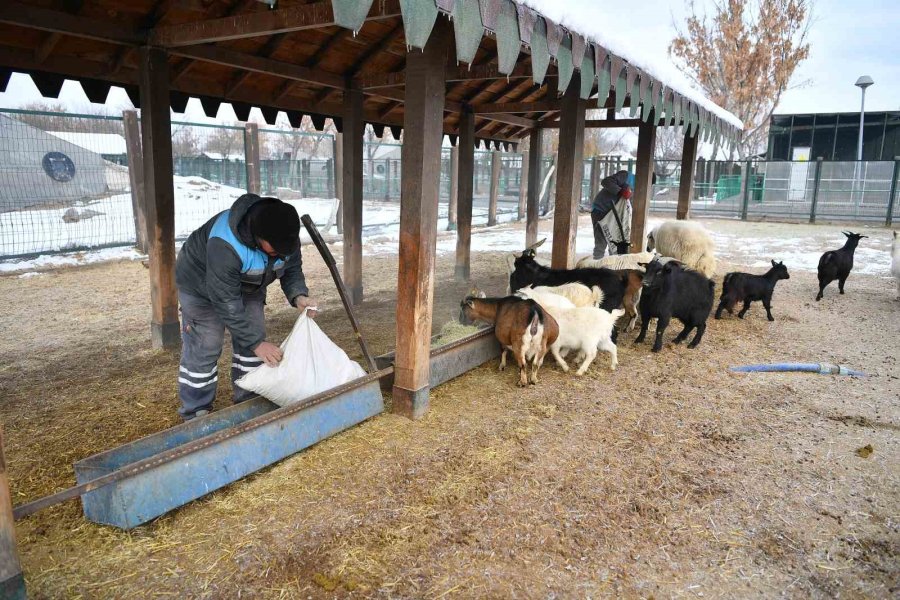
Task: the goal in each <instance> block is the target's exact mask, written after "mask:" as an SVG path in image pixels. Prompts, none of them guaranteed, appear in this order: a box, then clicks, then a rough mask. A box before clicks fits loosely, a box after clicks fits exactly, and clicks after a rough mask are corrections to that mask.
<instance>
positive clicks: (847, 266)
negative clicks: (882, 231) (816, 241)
mask: <svg viewBox="0 0 900 600" xmlns="http://www.w3.org/2000/svg"><path fill="white" fill-rule="evenodd" d="M841 233H843V234H844V235H845V236H847V241H846V242H845V243H844V247H843V248H841V249H839V250H829V251H828V252H826V253H825V254H823V255H822V258H820V259H819V294H818V295H817V296H816V301H817V302H818V301H819V300H821V299H822V296H823V292H824V291H825V287H826V286H827V285H828V284H829V283H831V282H832V281H834V280H837V282H838V289H839V290H840V291H841V293H842V294H843V293H844V282H845V281H847V277H848V276H849V275H850V271H851V270H852V269H853V252H854V251H855V250H856V246H858V245H859V240H861V239H862V238H865V237H869V236H867V235H860V234H858V233H853V232H851V231H842V232H841Z"/></svg>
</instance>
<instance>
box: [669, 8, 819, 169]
mask: <svg viewBox="0 0 900 600" xmlns="http://www.w3.org/2000/svg"><path fill="white" fill-rule="evenodd" d="M811 4H812V0H714V2H713V15H712V17H708V16H707V15H705V14H703V15H698V13H697V9H696V7H695V6H694V2H693V0H691V2H690V9H691V16H690V17H688V19H687V22H686V23H685V26H686V29H685V30H681V29H679V30H678V35H677V36H676V37H675V39H674V40H672V44H671V45H670V46H669V53H670V54H671V55H672V56H673V57H675V58H677V59H678V60H679V62H680V64H679V66H680V68H681V69H682V70H683V71H684V72H685V73H686V74H687V75H688V76H689V77H690V78H691V79H693V80H694V81H695V82H696V83H697V84H698V85H699V86H700V87H701V88H702V89H703V91H704V92H706V94H707V95H708V96H709V97H710V98H711V99H712V100H713V101H714V102H715V103H716V104H718V105H720V106H723V107H724V108H726V109H728V110H729V111H731V112H732V113H733V114H735V115H737V116H738V118H740V119H741V120H742V121H743V122H744V137H743V140H742V142H741V143H740V145H739V148H738V153H739V156H741V157H745V156H749V155H751V154H754V153H756V152H759V150H760V148H761V147H762V145H763V143H764V141H765V139H766V136H767V134H768V124H769V118H770V117H771V115H772V112H773V111H774V110H775V107H776V106H777V105H778V101H779V100H780V99H781V96H782V94H783V93H784V92H785V90H787V89H788V88H789V85H790V83H791V78H792V77H793V75H794V71H795V70H796V69H797V66H798V65H799V64H800V63H801V62H802V61H803V60H804V59H806V58H807V57H808V56H809V43H808V42H807V40H808V37H809V27H810V23H811V14H810V13H811ZM717 153H718V147H715V148H714V153H713V158H715V157H716V154H717ZM733 153H734V149H732V150H731V153H730V154H729V158H733V157H734V156H733Z"/></svg>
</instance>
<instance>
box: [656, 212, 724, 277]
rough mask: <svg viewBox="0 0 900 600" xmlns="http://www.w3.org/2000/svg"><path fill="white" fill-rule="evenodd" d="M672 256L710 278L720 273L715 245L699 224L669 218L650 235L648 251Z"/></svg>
mask: <svg viewBox="0 0 900 600" xmlns="http://www.w3.org/2000/svg"><path fill="white" fill-rule="evenodd" d="M654 248H655V249H656V251H657V252H658V253H660V254H662V255H663V256H670V257H672V258H674V259H675V260H677V261H680V262H682V263H684V265H685V266H686V267H688V268H690V269H694V270H696V271H699V272H700V273H702V274H703V275H704V276H706V277H710V278H711V277H712V276H713V275H714V274H715V272H716V256H715V245H714V244H713V241H712V238H710V237H709V234H708V233H707V232H706V230H705V229H704V228H703V226H702V225H700V224H699V223H694V222H691V221H666V222H664V223H663V224H661V225H659V226H658V227H656V228H654V229H653V231H651V232H650V235H649V236H647V251H648V252H649V251H651V250H653V249H654Z"/></svg>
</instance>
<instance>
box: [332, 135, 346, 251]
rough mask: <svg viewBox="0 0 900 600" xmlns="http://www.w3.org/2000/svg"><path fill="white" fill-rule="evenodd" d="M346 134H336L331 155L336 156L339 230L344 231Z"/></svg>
mask: <svg viewBox="0 0 900 600" xmlns="http://www.w3.org/2000/svg"><path fill="white" fill-rule="evenodd" d="M343 140H344V134H343V133H336V134H334V140H333V141H332V150H331V155H332V156H334V193H335V197H336V198H337V199H338V210H337V232H338V235H341V234H343V233H344V202H343V198H344V142H343Z"/></svg>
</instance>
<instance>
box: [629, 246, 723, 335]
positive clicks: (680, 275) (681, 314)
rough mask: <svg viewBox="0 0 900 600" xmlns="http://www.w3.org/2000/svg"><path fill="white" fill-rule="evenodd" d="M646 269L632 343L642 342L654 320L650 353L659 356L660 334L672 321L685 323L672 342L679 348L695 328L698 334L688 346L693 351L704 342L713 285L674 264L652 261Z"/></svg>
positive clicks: (694, 272)
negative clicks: (637, 328)
mask: <svg viewBox="0 0 900 600" xmlns="http://www.w3.org/2000/svg"><path fill="white" fill-rule="evenodd" d="M642 266H643V265H642ZM646 269H647V272H646V273H644V291H643V293H642V295H641V332H640V334H638V336H637V338H636V339H635V340H634V343H635V344H640V343H641V342H643V341H644V338H645V337H646V335H647V327H648V326H649V325H650V319H652V318H654V317H656V318H657V319H658V321H657V323H656V341H655V342H654V343H653V351H654V352H659V351H660V350H661V349H662V338H663V333H665V331H666V327H668V326H669V321H670V320H671V319H672V317H674V318H676V319H678V320H679V321H681V322H682V323H684V329H683V330H682V331H681V333H679V334H678V335H677V336H676V337H675V339H674V340H673V341H674V342H675V343H676V344H680V343H681V342H683V341H684V340H685V339H687V336H688V334H689V333H690V332H691V330H692V329H694V328H696V329H697V333H696V335H694V339H693V340H691V343H690V344H688V348H696V347H697V345H698V344H699V343H700V340H702V339H703V332H705V331H706V320H707V319H708V318H709V313H710V311H712V306H713V299H714V291H715V284H714V283H713V282H712V280H710V279H707V278H706V277H704V276H703V275H701V274H700V273H698V272H697V271H694V270H691V269H686V268H684V267H683V266H682V265H681V264H679V263H677V262H675V261H672V262H668V263H666V264H664V265H663V264H661V263H660V262H659V261H658V260H654V261H652V262H650V263H649V264H647V265H646Z"/></svg>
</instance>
